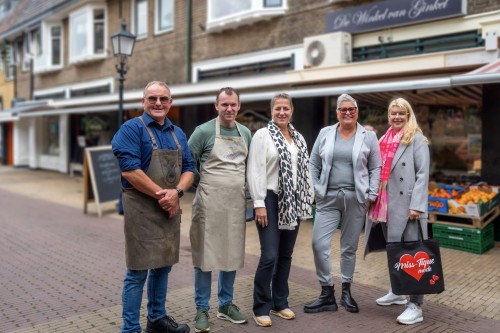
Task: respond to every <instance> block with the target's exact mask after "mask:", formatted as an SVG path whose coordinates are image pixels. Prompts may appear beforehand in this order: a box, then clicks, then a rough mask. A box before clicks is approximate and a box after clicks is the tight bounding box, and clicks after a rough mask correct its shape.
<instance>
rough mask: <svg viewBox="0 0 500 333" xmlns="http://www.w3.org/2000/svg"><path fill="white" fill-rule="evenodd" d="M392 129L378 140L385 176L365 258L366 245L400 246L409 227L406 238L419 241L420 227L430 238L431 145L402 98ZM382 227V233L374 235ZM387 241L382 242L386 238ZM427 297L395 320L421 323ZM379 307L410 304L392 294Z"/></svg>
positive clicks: (413, 298)
mask: <svg viewBox="0 0 500 333" xmlns="http://www.w3.org/2000/svg"><path fill="white" fill-rule="evenodd" d="M387 116H388V119H389V125H390V128H389V129H388V130H387V132H386V133H385V134H384V136H383V137H382V138H380V153H381V155H382V172H381V175H380V188H379V193H378V194H379V195H378V198H377V201H376V202H375V204H374V205H373V206H372V207H371V208H370V210H369V212H368V218H367V219H366V225H365V255H366V254H367V253H369V252H370V251H371V250H373V249H370V248H369V245H368V244H380V241H379V240H378V239H374V238H377V237H379V238H382V237H384V238H385V240H387V242H399V241H400V240H401V235H402V234H403V232H404V230H405V227H406V224H407V223H409V225H408V228H407V229H406V234H405V239H406V240H417V239H418V225H417V223H420V224H421V226H422V230H423V233H424V238H427V192H428V188H427V187H428V183H429V159H430V158H429V146H428V140H427V138H426V137H425V136H424V135H423V133H422V130H421V129H420V128H419V126H418V124H417V120H416V118H415V114H414V112H413V109H412V107H411V105H410V103H408V101H406V100H405V99H403V98H397V99H395V100H393V101H392V102H391V103H390V104H389V108H388V114H387ZM376 223H381V226H382V231H383V235H382V234H380V233H378V234H377V233H375V232H373V233H372V231H373V230H374V229H372V227H375V225H376ZM382 241H384V239H383V240H382ZM423 300H424V297H423V295H410V302H409V303H408V304H407V306H406V309H405V311H404V312H403V313H402V314H401V315H400V316H399V317H398V318H397V321H398V322H399V323H401V324H407V325H409V324H415V323H418V322H421V321H422V320H423V316H422V309H421V306H422V303H423ZM376 302H377V304H379V305H383V306H385V305H393V304H406V303H407V300H406V297H405V296H402V295H395V294H393V293H392V291H391V290H389V293H388V294H387V295H385V296H383V297H381V298H379V299H377V300H376Z"/></svg>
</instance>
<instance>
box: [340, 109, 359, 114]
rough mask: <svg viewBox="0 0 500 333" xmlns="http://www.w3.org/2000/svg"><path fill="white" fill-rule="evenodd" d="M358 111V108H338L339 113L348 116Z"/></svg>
mask: <svg viewBox="0 0 500 333" xmlns="http://www.w3.org/2000/svg"><path fill="white" fill-rule="evenodd" d="M357 110H358V108H338V109H337V111H339V112H340V113H342V114H346V113H347V112H349V113H355V112H356V111H357Z"/></svg>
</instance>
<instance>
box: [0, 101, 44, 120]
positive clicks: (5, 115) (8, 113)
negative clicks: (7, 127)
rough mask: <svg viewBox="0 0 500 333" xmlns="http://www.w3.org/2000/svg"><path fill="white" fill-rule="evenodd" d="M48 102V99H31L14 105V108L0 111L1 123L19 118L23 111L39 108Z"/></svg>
mask: <svg viewBox="0 0 500 333" xmlns="http://www.w3.org/2000/svg"><path fill="white" fill-rule="evenodd" d="M47 104H48V101H45V100H44V101H29V102H24V103H22V104H21V105H18V106H14V107H13V108H10V109H7V110H4V111H0V123H5V122H11V121H17V120H19V118H20V117H19V115H20V114H21V113H23V112H26V111H30V110H34V109H38V108H41V107H44V106H46V105H47Z"/></svg>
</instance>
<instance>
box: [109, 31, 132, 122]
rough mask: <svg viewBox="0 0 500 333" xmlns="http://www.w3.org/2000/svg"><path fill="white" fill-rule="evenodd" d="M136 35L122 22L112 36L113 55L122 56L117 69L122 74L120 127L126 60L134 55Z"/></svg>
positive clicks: (119, 104) (119, 97)
mask: <svg viewBox="0 0 500 333" xmlns="http://www.w3.org/2000/svg"><path fill="white" fill-rule="evenodd" d="M135 38H136V37H135V35H133V34H132V33H130V32H128V31H127V27H126V25H125V22H122V25H121V30H120V31H119V32H118V33H116V34H114V35H113V36H111V45H112V47H113V55H114V56H115V57H120V63H119V64H116V71H117V72H118V74H120V79H119V80H120V84H119V96H118V99H119V100H118V117H117V118H118V128H120V126H121V124H122V122H123V82H124V81H125V74H127V67H126V66H125V61H126V60H127V57H130V56H131V55H132V52H133V51H134V45H135Z"/></svg>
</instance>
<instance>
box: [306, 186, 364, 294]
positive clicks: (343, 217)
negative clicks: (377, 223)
mask: <svg viewBox="0 0 500 333" xmlns="http://www.w3.org/2000/svg"><path fill="white" fill-rule="evenodd" d="M367 207H368V204H360V203H359V202H358V199H357V198H356V192H355V191H354V190H329V191H328V193H327V194H326V196H325V197H324V198H322V199H320V200H317V201H316V217H315V220H314V227H313V236H312V248H313V253H314V264H315V265H316V275H317V276H318V280H319V283H320V285H321V286H333V278H332V260H331V249H332V245H331V243H332V238H333V235H334V233H335V231H336V230H337V227H338V225H339V223H341V224H342V227H341V228H342V229H341V236H340V273H341V279H342V283H344V282H349V283H351V282H352V280H353V274H354V267H355V266H356V250H357V249H358V241H359V235H360V233H361V230H362V229H363V225H364V223H365V216H366V210H367Z"/></svg>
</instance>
